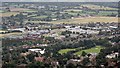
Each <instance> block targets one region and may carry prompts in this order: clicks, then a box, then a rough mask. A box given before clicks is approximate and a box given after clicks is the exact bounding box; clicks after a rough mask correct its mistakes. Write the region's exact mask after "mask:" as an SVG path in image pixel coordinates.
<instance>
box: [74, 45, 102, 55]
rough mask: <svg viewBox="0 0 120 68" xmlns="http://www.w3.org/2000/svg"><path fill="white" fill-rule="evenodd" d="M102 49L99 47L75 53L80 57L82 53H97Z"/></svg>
mask: <svg viewBox="0 0 120 68" xmlns="http://www.w3.org/2000/svg"><path fill="white" fill-rule="evenodd" d="M103 48H104V47H101V46H96V47H93V48H90V49H86V50H81V51H79V52H76V53H75V54H76V55H81V54H82V52H83V51H85V52H86V53H99V52H100V50H101V49H103Z"/></svg>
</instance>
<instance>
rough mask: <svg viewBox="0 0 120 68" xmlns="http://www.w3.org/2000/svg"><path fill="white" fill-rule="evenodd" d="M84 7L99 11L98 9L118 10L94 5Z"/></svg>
mask: <svg viewBox="0 0 120 68" xmlns="http://www.w3.org/2000/svg"><path fill="white" fill-rule="evenodd" d="M82 6H83V7H87V8H89V9H93V10H97V9H102V10H118V9H117V8H111V7H104V6H99V5H93V4H83V5H82Z"/></svg>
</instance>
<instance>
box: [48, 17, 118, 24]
mask: <svg viewBox="0 0 120 68" xmlns="http://www.w3.org/2000/svg"><path fill="white" fill-rule="evenodd" d="M89 22H109V23H111V22H118V18H117V17H80V18H73V19H63V20H58V21H52V22H50V23H53V24H63V23H64V24H84V23H89Z"/></svg>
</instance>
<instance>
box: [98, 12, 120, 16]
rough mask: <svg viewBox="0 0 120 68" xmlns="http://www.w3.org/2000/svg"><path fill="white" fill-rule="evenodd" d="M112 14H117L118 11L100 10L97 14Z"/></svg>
mask: <svg viewBox="0 0 120 68" xmlns="http://www.w3.org/2000/svg"><path fill="white" fill-rule="evenodd" d="M112 14H116V15H117V14H118V11H100V12H99V13H98V15H100V16H106V15H112Z"/></svg>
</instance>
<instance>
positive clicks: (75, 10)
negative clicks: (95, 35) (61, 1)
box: [64, 9, 82, 12]
mask: <svg viewBox="0 0 120 68" xmlns="http://www.w3.org/2000/svg"><path fill="white" fill-rule="evenodd" d="M64 12H82V10H79V9H67V10H64Z"/></svg>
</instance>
